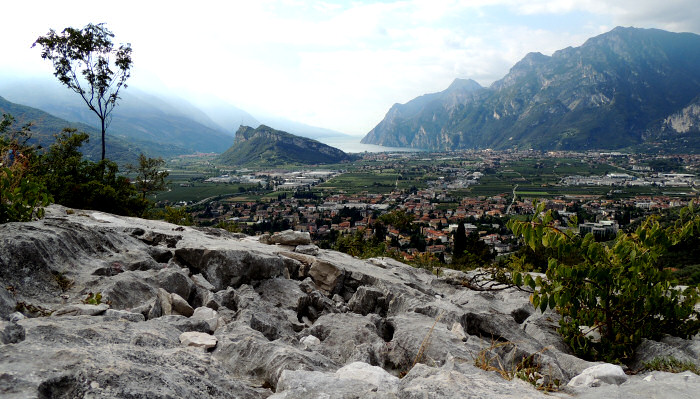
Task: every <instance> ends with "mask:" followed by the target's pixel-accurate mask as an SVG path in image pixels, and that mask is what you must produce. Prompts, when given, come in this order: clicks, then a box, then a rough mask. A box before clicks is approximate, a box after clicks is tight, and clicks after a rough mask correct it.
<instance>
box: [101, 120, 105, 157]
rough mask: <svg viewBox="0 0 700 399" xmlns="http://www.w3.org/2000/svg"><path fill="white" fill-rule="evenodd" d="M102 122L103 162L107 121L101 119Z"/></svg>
mask: <svg viewBox="0 0 700 399" xmlns="http://www.w3.org/2000/svg"><path fill="white" fill-rule="evenodd" d="M100 120H101V121H102V160H103V161H104V160H105V119H104V118H100Z"/></svg>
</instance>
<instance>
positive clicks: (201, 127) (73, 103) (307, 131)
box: [0, 78, 345, 159]
mask: <svg viewBox="0 0 700 399" xmlns="http://www.w3.org/2000/svg"><path fill="white" fill-rule="evenodd" d="M0 96H3V97H4V101H5V105H6V108H8V109H9V105H8V104H9V103H12V104H13V106H14V107H16V106H27V107H31V108H33V110H31V111H29V110H28V109H26V108H25V109H23V111H22V114H23V115H24V116H26V117H21V118H18V121H19V120H22V121H24V122H26V123H28V122H34V123H35V126H34V129H35V130H36V131H37V133H41V134H38V136H41V137H37V138H41V139H40V140H38V141H41V142H42V144H46V143H47V140H49V139H51V138H52V137H53V135H54V134H56V133H59V132H60V131H61V129H63V127H66V126H75V127H77V128H78V129H79V130H82V131H85V132H87V133H90V134H91V135H92V134H93V132H94V131H99V128H98V126H99V125H98V124H99V119H98V118H97V117H96V116H95V115H94V114H93V113H92V111H90V110H89V109H88V108H87V106H86V105H85V104H84V103H83V101H82V99H81V98H80V96H78V95H77V94H76V93H74V92H72V91H70V90H69V89H67V88H65V87H63V86H61V85H60V84H59V83H58V82H55V81H53V80H51V79H49V78H40V79H37V78H33V79H0ZM120 97H121V99H120V100H119V103H118V105H117V107H115V109H114V112H113V117H112V121H111V124H110V126H109V129H108V131H107V137H108V148H107V152H108V154H107V155H108V156H109V157H110V158H112V159H115V155H114V152H113V151H111V150H110V148H109V146H110V144H109V143H110V140H111V141H114V142H119V143H121V145H122V147H123V148H115V149H114V150H115V151H117V152H118V153H119V154H120V155H123V154H124V152H123V151H126V150H127V149H129V148H130V150H129V151H132V152H136V154H138V153H139V152H145V153H147V154H148V155H149V156H165V157H168V156H174V155H180V154H191V153H194V152H215V153H221V152H222V149H225V148H228V147H230V146H231V145H232V143H233V140H234V134H235V131H236V130H237V129H238V127H239V126H241V125H253V126H258V125H260V124H261V122H259V119H258V118H256V117H254V116H252V115H250V114H249V113H247V112H246V111H244V110H242V109H240V108H237V107H235V106H233V105H230V104H228V103H226V102H225V101H219V100H216V101H214V100H212V101H208V102H207V104H205V105H200V106H197V105H194V104H192V103H191V102H189V101H188V100H185V99H183V98H180V97H178V96H173V95H164V94H154V93H151V92H146V91H143V90H139V89H138V88H135V87H128V88H127V89H123V90H122V91H121V92H120ZM0 110H2V108H0ZM3 112H6V111H3ZM17 112H18V111H15V112H10V113H12V114H13V116H15V117H17V116H18V115H16V114H17ZM42 112H43V113H47V114H49V116H45V115H43V114H42ZM38 115H41V116H38ZM260 119H261V120H263V121H267V120H270V123H271V124H272V125H273V126H275V127H281V128H285V129H288V130H289V131H291V132H294V133H297V134H299V135H302V136H309V137H315V138H316V137H324V136H345V135H343V134H342V133H338V132H334V131H331V130H328V129H322V128H318V127H314V126H309V125H305V124H302V123H298V122H293V121H289V120H286V119H283V118H272V117H265V118H260ZM49 120H50V123H49V124H46V123H44V122H43V121H49ZM98 137H99V136H98ZM97 144H99V138H96V139H93V140H92V142H91V145H97ZM87 152H88V153H89V151H87ZM110 152H112V154H110Z"/></svg>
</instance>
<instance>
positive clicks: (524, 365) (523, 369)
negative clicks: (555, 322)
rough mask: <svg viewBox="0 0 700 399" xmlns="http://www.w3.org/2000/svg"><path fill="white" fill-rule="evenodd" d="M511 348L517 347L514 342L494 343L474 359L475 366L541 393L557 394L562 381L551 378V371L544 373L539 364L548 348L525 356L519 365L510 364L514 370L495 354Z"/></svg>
mask: <svg viewBox="0 0 700 399" xmlns="http://www.w3.org/2000/svg"><path fill="white" fill-rule="evenodd" d="M509 346H511V347H513V348H515V347H516V345H515V344H513V343H512V342H498V341H494V342H492V343H491V345H490V346H489V347H487V348H484V349H483V350H481V351H480V352H479V353H478V354H477V355H476V356H475V357H474V366H476V367H478V368H480V369H482V370H485V371H495V372H496V373H498V374H499V375H500V376H501V377H503V378H504V379H506V380H508V381H511V380H512V379H513V378H519V379H521V380H523V381H525V382H528V383H530V384H532V385H533V386H534V387H535V388H537V389H538V390H541V391H545V392H555V391H558V390H559V386H560V385H561V381H559V380H558V379H555V378H552V377H551V374H552V373H551V370H550V371H549V372H548V373H544V372H543V370H542V365H541V364H540V362H539V355H540V354H541V353H542V352H544V351H545V350H547V348H544V349H542V350H540V351H539V352H536V353H533V354H531V355H529V356H523V357H522V359H520V361H519V362H517V363H516V362H510V363H512V364H513V366H512V368H507V367H506V366H505V365H504V364H503V363H502V362H501V357H500V356H499V355H497V354H495V353H494V351H495V350H497V349H499V348H503V347H509ZM513 353H515V351H513Z"/></svg>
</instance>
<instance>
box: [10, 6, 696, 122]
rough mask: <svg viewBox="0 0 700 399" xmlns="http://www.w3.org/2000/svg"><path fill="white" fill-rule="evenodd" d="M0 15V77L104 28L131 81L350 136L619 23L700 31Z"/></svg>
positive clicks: (669, 23) (47, 68)
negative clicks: (122, 48) (124, 51)
mask: <svg viewBox="0 0 700 399" xmlns="http://www.w3.org/2000/svg"><path fill="white" fill-rule="evenodd" d="M0 15H2V18H1V21H0V77H1V78H2V79H8V78H11V76H26V75H32V76H51V73H52V70H51V65H50V63H49V62H48V61H43V60H41V58H40V50H39V49H38V48H34V49H32V48H31V44H32V43H33V42H34V40H36V38H37V37H38V36H39V35H43V34H46V33H47V32H48V30H49V29H50V28H53V29H55V30H57V31H60V30H62V29H63V28H65V27H67V26H73V27H82V26H84V25H86V24H87V23H89V22H93V23H99V22H105V23H106V25H107V28H108V29H110V30H112V31H113V32H114V33H115V36H116V37H115V41H116V42H129V43H131V45H132V48H133V58H134V67H133V70H132V78H131V80H130V84H131V85H132V86H134V87H139V88H142V89H146V90H159V91H171V92H174V93H177V94H179V95H181V96H182V97H184V98H189V99H190V100H192V101H193V102H195V103H196V102H202V101H207V100H209V101H219V100H223V101H226V102H229V103H231V104H233V105H236V106H238V107H240V108H242V109H244V110H247V111H249V112H252V113H253V114H262V113H267V114H272V115H277V116H281V117H285V118H289V119H292V120H296V121H300V122H304V123H307V124H311V125H316V126H321V127H326V128H330V129H334V130H338V131H341V132H344V133H348V134H357V135H359V134H365V133H367V132H368V131H369V130H370V129H372V128H373V127H374V126H375V125H376V124H377V123H378V122H379V121H381V119H382V118H383V117H384V115H385V114H386V112H387V111H388V109H389V107H391V105H392V104H394V103H397V102H399V103H404V102H406V101H409V100H411V99H412V98H414V97H416V96H419V95H421V94H424V93H430V92H436V91H441V90H444V89H445V88H446V87H447V86H448V85H449V84H450V83H451V82H452V81H453V80H454V79H455V78H472V79H474V80H476V81H477V82H479V83H480V84H482V85H485V86H486V85H489V84H491V83H492V82H493V81H495V80H497V79H500V78H501V77H503V75H504V74H506V73H507V72H508V69H509V68H510V67H511V66H512V65H513V64H514V63H515V62H517V61H518V60H520V59H521V58H522V57H523V56H524V55H525V54H527V53H528V52H531V51H540V52H542V53H544V54H547V55H550V54H551V53H552V52H554V51H555V50H558V49H561V48H564V47H567V46H579V45H581V44H582V43H583V42H584V41H585V40H586V39H587V38H589V37H591V36H595V35H598V34H601V33H604V32H607V31H609V30H611V29H612V28H614V27H615V26H618V25H622V26H635V27H642V28H660V29H666V30H670V31H674V32H694V33H700V1H699V0H663V1H659V0H614V1H613V0H553V1H550V0H526V1H514V0H463V1H441V0H403V1H398V0H397V1H394V0H385V1H299V0H280V1H266V0H245V1H237V0H230V1H206V0H201V1H192V0H189V1H177V0H170V1H153V0H140V1H130V0H122V1H99V2H96V1H94V0H91V1H70V0H67V1H55V0H53V1H37V0H32V1H12V2H4V3H3V4H2V6H0ZM8 76H10V77H8ZM127 90H128V89H127ZM0 95H2V93H0Z"/></svg>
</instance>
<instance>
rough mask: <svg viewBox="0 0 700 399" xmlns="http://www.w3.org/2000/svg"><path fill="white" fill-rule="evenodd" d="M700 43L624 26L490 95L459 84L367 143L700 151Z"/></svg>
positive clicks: (528, 63)
mask: <svg viewBox="0 0 700 399" xmlns="http://www.w3.org/2000/svg"><path fill="white" fill-rule="evenodd" d="M699 121H700V36H699V35H696V34H692V33H671V32H666V31H662V30H658V29H638V28H622V27H618V28H615V29H613V30H612V31H610V32H608V33H605V34H602V35H600V36H596V37H593V38H591V39H589V40H587V41H586V42H585V43H584V44H583V45H581V46H580V47H568V48H565V49H562V50H559V51H556V52H555V53H554V54H552V55H551V56H546V55H544V54H541V53H530V54H528V55H526V56H525V57H524V58H523V59H522V60H521V61H519V62H518V63H516V64H515V65H514V66H513V67H512V68H511V69H510V71H509V72H508V74H507V75H506V76H504V77H503V78H502V79H500V80H498V81H496V82H494V83H493V84H491V85H490V86H489V87H482V86H481V85H479V84H478V83H477V82H475V81H473V80H464V79H457V80H455V81H454V83H452V85H450V87H448V88H447V89H446V90H445V91H442V92H439V93H433V94H427V95H423V96H420V97H418V98H415V99H413V100H411V101H409V102H408V103H406V104H395V105H394V106H392V107H391V109H390V110H389V112H387V114H386V116H385V118H384V119H383V120H382V121H381V122H380V123H379V124H378V125H377V126H376V127H375V128H374V129H372V130H371V131H370V132H369V133H368V134H367V135H366V136H365V137H364V138H363V140H362V142H363V143H366V144H379V145H384V146H393V147H414V148H424V149H431V150H453V149H467V148H477V149H478V148H493V149H508V148H521V149H526V148H535V149H542V150H551V149H564V150H581V149H620V148H635V147H636V148H646V149H653V148H656V149H661V150H669V149H673V148H676V149H678V147H680V148H682V149H683V150H698V149H700V140H698V137H699V134H700V123H698V122H699Z"/></svg>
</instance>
